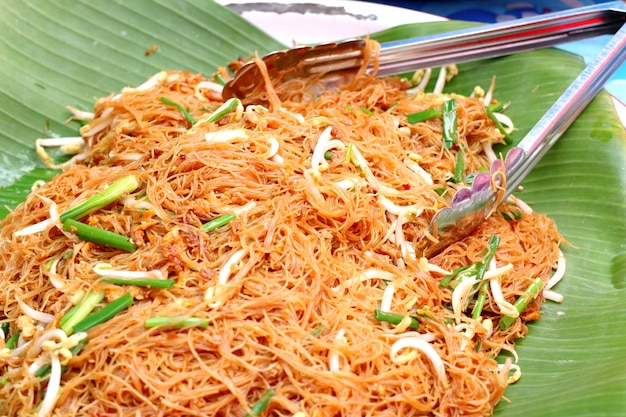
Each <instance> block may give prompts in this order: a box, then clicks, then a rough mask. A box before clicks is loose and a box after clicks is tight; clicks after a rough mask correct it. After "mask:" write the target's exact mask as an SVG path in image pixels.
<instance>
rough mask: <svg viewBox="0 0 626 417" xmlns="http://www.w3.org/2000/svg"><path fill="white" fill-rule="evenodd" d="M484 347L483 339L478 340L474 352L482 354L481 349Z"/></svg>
mask: <svg viewBox="0 0 626 417" xmlns="http://www.w3.org/2000/svg"><path fill="white" fill-rule="evenodd" d="M482 347H483V339H478V341H477V342H476V346H474V352H480V349H481V348H482Z"/></svg>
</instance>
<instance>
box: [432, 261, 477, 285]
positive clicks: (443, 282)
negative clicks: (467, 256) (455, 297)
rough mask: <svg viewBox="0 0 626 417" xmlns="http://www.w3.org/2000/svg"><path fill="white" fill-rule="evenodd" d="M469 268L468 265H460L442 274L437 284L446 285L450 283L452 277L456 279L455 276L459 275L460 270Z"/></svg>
mask: <svg viewBox="0 0 626 417" xmlns="http://www.w3.org/2000/svg"><path fill="white" fill-rule="evenodd" d="M469 268H470V265H465V266H461V267H458V268H456V269H455V270H453V271H452V273H451V274H449V275H446V276H444V277H443V278H442V279H441V281H439V286H440V287H446V286H447V285H448V284H450V281H452V280H453V279H456V278H457V277H459V276H460V274H461V272H463V271H465V270H467V269H469Z"/></svg>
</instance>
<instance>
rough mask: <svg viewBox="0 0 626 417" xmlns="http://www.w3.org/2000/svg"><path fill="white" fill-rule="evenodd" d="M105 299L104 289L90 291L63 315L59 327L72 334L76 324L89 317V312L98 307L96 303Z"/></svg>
mask: <svg viewBox="0 0 626 417" xmlns="http://www.w3.org/2000/svg"><path fill="white" fill-rule="evenodd" d="M103 299H104V291H100V292H96V291H89V292H88V293H87V295H86V296H85V297H83V299H82V300H80V301H79V302H78V304H76V305H75V306H74V307H72V308H71V309H70V310H69V311H68V312H67V313H65V315H64V316H63V317H61V321H59V327H60V328H61V330H63V331H64V332H65V333H66V334H67V335H68V336H69V335H70V334H72V332H73V330H74V326H75V325H76V324H77V323H78V322H80V321H81V320H83V319H84V318H85V317H87V316H88V315H89V313H91V311H92V310H93V309H94V308H96V305H98V304H99V303H100V302H101V301H102V300H103Z"/></svg>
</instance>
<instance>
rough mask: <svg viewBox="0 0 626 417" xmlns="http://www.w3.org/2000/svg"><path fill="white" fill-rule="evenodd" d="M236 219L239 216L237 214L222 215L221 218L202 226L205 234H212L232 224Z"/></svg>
mask: <svg viewBox="0 0 626 417" xmlns="http://www.w3.org/2000/svg"><path fill="white" fill-rule="evenodd" d="M236 218H237V215H236V214H235V213H226V214H222V215H221V216H219V217H216V218H214V219H213V220H210V221H208V222H206V223H204V224H203V225H202V229H204V231H205V232H210V231H212V230H215V229H217V228H218V227H222V226H226V225H227V224H228V223H230V222H232V221H233V220H235V219H236Z"/></svg>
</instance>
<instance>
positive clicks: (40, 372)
mask: <svg viewBox="0 0 626 417" xmlns="http://www.w3.org/2000/svg"><path fill="white" fill-rule="evenodd" d="M86 343H87V338H84V339H81V340H80V341H79V342H78V343H77V344H76V346H74V347H73V348H71V349H70V352H72V356H73V355H76V354H77V353H78V352H79V351H80V350H81V349H82V348H83V346H85V344H86ZM51 370H52V366H50V364H45V365H42V366H40V367H39V369H37V372H35V376H36V377H37V378H43V377H44V376H46V375H48V374H49V373H50V371H51ZM66 370H67V365H63V366H62V367H61V373H62V374H63V373H65V371H66Z"/></svg>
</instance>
